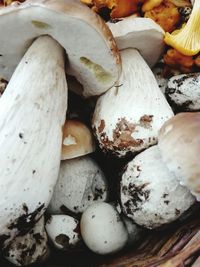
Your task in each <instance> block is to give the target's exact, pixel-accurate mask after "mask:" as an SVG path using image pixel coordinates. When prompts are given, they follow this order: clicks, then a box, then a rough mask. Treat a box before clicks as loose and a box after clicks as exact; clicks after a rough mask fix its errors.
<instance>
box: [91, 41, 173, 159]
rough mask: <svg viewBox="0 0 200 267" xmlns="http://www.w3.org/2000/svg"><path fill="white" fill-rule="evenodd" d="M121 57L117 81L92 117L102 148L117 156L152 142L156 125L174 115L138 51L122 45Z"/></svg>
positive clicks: (155, 134)
mask: <svg viewBox="0 0 200 267" xmlns="http://www.w3.org/2000/svg"><path fill="white" fill-rule="evenodd" d="M146 42H148V40H146ZM121 57H122V75H121V77H120V79H119V82H118V84H117V85H115V86H114V87H113V88H111V89H109V90H108V91H107V92H106V93H105V94H104V95H102V96H100V97H99V99H98V101H97V104H96V107H95V111H94V114H93V120H92V127H93V130H94V134H95V135H96V138H97V140H98V143H99V146H100V147H101V149H102V150H103V151H104V152H108V153H112V154H114V155H116V156H118V157H123V156H126V155H127V154H128V153H130V152H131V153H135V152H139V151H141V150H143V149H145V148H147V147H149V146H151V145H153V144H155V143H156V142H157V135H158V131H159V129H160V128H161V126H162V125H163V124H164V122H165V121H167V120H168V119H169V118H170V117H172V116H173V112H172V109H171V107H170V106H169V105H168V103H167V101H166V99H165V97H164V95H163V94H162V92H161V90H160V89H159V87H158V84H157V82H156V79H155V77H154V75H153V73H152V71H151V69H150V68H149V67H148V65H147V64H146V62H145V61H144V59H143V58H142V57H141V55H140V54H139V52H138V51H137V50H135V49H125V50H123V51H121Z"/></svg>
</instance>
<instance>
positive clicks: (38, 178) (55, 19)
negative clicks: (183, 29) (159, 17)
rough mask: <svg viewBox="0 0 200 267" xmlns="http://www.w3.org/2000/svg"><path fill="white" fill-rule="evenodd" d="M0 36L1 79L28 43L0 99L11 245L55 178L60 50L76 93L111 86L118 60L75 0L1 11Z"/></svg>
mask: <svg viewBox="0 0 200 267" xmlns="http://www.w3.org/2000/svg"><path fill="white" fill-rule="evenodd" d="M72 32H73V34H71V33H72ZM68 33H69V34H68ZM41 35H43V36H41ZM48 35H49V36H48ZM0 36H4V41H3V42H1V44H0V55H1V56H0V73H1V74H2V75H3V77H4V79H9V78H10V77H11V75H12V73H13V70H14V69H15V67H16V66H17V64H18V63H19V61H20V59H21V57H22V55H23V54H24V53H25V50H26V49H27V48H28V47H29V46H30V45H31V43H32V42H33V40H35V39H36V41H34V42H33V44H32V45H31V46H30V48H29V49H28V51H27V52H26V54H25V55H24V57H23V58H22V60H21V61H20V63H19V65H18V66H17V68H16V70H15V72H14V74H13V76H12V78H11V80H10V82H9V85H8V87H7V89H6V91H5V93H4V94H3V96H2V97H1V99H0V129H1V131H0V159H1V161H0V169H1V178H0V195H1V205H0V235H1V236H2V235H4V237H5V238H10V239H12V238H14V237H15V236H16V235H18V234H20V231H22V230H23V229H22V228H23V227H26V228H27V227H29V225H31V224H32V223H34V222H36V221H37V220H38V219H39V218H40V217H41V216H42V214H43V213H44V211H45V209H46V207H47V206H48V204H49V202H50V199H51V196H52V193H53V188H54V186H55V184H56V181H57V178H58V172H59V167H60V157H61V146H62V127H63V124H64V121H65V114H66V108H67V84H66V76H65V62H64V61H65V56H66V55H65V53H64V49H65V50H66V53H67V58H68V64H66V65H67V70H68V71H69V72H70V73H71V75H74V76H76V78H77V79H78V80H79V81H80V82H81V83H82V84H83V87H84V92H83V94H84V95H92V94H101V93H102V92H104V91H105V90H107V89H108V88H109V87H111V86H112V85H113V84H114V82H115V81H116V80H117V78H118V73H119V71H120V57H119V55H118V52H117V48H116V45H115V42H114V39H113V37H112V35H111V33H110V31H109V30H108V29H107V26H106V25H105V24H104V22H103V21H102V20H101V19H100V18H99V17H98V16H97V15H96V14H94V12H92V11H91V10H90V9H89V8H87V7H84V6H83V5H81V4H80V3H78V1H76V2H75V1H69V0H61V1H54V0H36V1H32V0H30V1H27V2H25V3H22V4H21V5H20V4H19V5H17V4H15V5H12V6H8V7H5V8H2V9H0ZM10 36H12V38H13V39H14V40H15V41H11V40H10ZM39 36H41V37H39ZM8 37H9V38H8ZM37 37H39V38H37ZM78 38H79V41H78V42H77V39H78ZM6 40H8V41H6ZM57 41H58V42H57ZM59 43H60V44H61V45H62V46H63V48H64V49H63V48H62V47H61V46H60V45H59ZM105 58H106V60H105ZM8 188H9V190H8Z"/></svg>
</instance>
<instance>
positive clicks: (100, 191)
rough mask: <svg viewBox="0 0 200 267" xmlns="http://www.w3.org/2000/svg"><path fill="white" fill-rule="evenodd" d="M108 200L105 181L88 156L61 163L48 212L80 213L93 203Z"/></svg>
mask: <svg viewBox="0 0 200 267" xmlns="http://www.w3.org/2000/svg"><path fill="white" fill-rule="evenodd" d="M107 198H108V185H107V180H106V178H105V176H104V174H103V172H102V171H101V169H100V168H99V166H98V165H97V163H96V162H95V161H94V160H93V159H91V158H90V157H88V156H84V157H80V158H75V159H71V160H66V161H62V162H61V166H60V173H59V178H58V181H57V184H56V186H55V189H54V193H53V197H52V199H51V202H50V205H49V207H48V211H49V213H50V214H61V213H62V212H63V210H65V209H68V210H70V211H72V212H74V213H82V212H83V211H84V210H85V209H86V208H87V207H88V206H89V205H91V204H92V203H93V202H94V201H106V200H107Z"/></svg>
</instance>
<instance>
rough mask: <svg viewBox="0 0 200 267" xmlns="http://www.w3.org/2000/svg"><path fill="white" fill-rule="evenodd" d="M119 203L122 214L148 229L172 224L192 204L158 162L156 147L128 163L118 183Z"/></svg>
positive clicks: (189, 198)
mask: <svg viewBox="0 0 200 267" xmlns="http://www.w3.org/2000/svg"><path fill="white" fill-rule="evenodd" d="M120 200H121V204H122V210H123V212H124V214H125V215H126V216H128V217H129V218H130V219H132V220H133V221H134V222H135V223H137V224H138V225H141V226H144V227H146V228H149V229H153V228H157V227H160V226H162V225H163V224H168V223H170V222H173V221H175V220H176V219H177V218H179V217H180V216H181V214H183V212H185V211H186V210H188V209H189V208H190V207H191V206H192V204H193V203H194V202H195V198H194V197H193V196H192V194H191V193H190V192H189V190H188V189H187V188H185V187H183V186H181V185H180V184H179V182H178V180H177V179H176V178H175V176H174V174H173V173H171V172H170V171H169V170H168V168H167V167H166V165H165V163H164V162H163V161H162V159H161V155H160V152H159V149H158V146H153V147H151V148H148V149H147V150H145V151H143V152H141V153H140V154H139V155H137V156H136V157H135V158H134V159H133V160H132V161H130V162H129V164H128V166H127V168H126V170H125V172H124V174H123V175H122V179H121V183H120Z"/></svg>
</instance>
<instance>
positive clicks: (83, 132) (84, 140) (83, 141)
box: [61, 120, 95, 160]
mask: <svg viewBox="0 0 200 267" xmlns="http://www.w3.org/2000/svg"><path fill="white" fill-rule="evenodd" d="M94 151H95V143H94V139H93V136H92V133H91V131H90V129H89V128H88V127H87V126H86V125H85V124H84V123H82V122H80V121H78V120H67V121H66V122H65V125H64V126H63V143H62V155H61V159H62V160H66V159H72V158H77V157H80V156H84V155H87V154H89V153H92V152H94Z"/></svg>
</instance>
